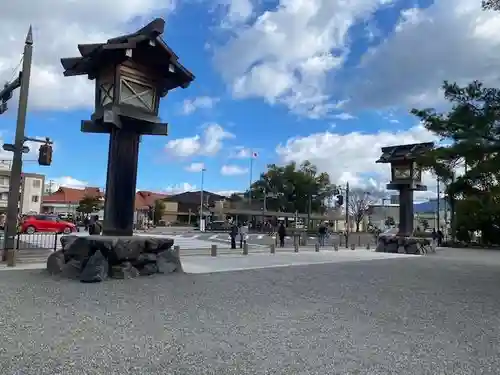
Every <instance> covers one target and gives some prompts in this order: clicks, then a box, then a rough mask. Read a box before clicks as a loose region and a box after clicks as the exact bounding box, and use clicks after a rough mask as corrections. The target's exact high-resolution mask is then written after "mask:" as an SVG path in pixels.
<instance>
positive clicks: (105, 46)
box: [61, 18, 195, 95]
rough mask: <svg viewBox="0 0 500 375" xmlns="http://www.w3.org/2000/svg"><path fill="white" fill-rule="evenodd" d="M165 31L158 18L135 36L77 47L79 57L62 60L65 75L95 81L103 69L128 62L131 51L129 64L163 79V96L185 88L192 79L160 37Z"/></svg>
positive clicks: (162, 21)
mask: <svg viewBox="0 0 500 375" xmlns="http://www.w3.org/2000/svg"><path fill="white" fill-rule="evenodd" d="M164 30H165V21H164V20H163V19H161V18H157V19H155V20H153V21H152V22H151V23H149V24H148V25H146V26H144V27H143V28H141V29H140V30H138V31H136V32H135V33H132V34H128V35H122V36H118V37H116V38H111V39H108V41H107V42H106V43H94V44H79V45H78V50H79V52H80V55H81V57H69V58H63V59H61V64H62V66H63V68H64V75H65V76H66V77H68V76H77V75H88V77H89V79H95V78H96V77H97V76H98V75H99V72H100V71H101V70H103V69H104V68H106V67H109V66H110V65H115V64H120V63H122V62H124V61H125V60H127V59H128V58H129V55H128V54H127V53H126V51H127V50H132V60H134V61H135V62H138V63H140V64H142V65H144V66H145V67H146V68H147V69H148V70H151V71H153V72H154V75H155V76H156V77H158V76H159V77H161V78H162V79H163V86H164V87H163V89H164V90H163V95H165V94H166V93H167V91H168V90H172V89H174V88H176V87H182V88H187V87H188V86H189V84H190V83H191V82H192V81H193V80H194V78H195V77H194V75H193V73H191V72H190V71H189V70H188V69H186V68H185V67H184V66H182V65H181V64H180V63H179V60H178V59H179V58H178V56H177V55H176V54H175V53H174V51H172V49H171V48H170V47H169V46H168V45H167V43H165V41H164V40H163V38H162V37H161V35H162V34H163V32H164Z"/></svg>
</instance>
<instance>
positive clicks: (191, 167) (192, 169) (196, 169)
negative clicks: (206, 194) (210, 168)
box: [186, 163, 205, 172]
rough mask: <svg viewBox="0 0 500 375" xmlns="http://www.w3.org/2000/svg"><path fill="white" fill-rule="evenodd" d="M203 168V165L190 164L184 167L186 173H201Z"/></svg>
mask: <svg viewBox="0 0 500 375" xmlns="http://www.w3.org/2000/svg"><path fill="white" fill-rule="evenodd" d="M204 168H205V164H203V163H191V164H189V165H188V166H187V167H186V171H188V172H201V171H202V169H204Z"/></svg>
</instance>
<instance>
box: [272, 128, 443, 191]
mask: <svg viewBox="0 0 500 375" xmlns="http://www.w3.org/2000/svg"><path fill="white" fill-rule="evenodd" d="M437 140H438V139H437V138H436V137H435V136H433V135H432V134H431V133H429V132H428V131H427V130H425V129H424V128H423V127H422V126H420V125H419V126H415V127H413V128H411V129H409V130H406V131H399V132H395V133H389V132H385V131H380V132H378V133H375V134H363V133H359V132H353V133H348V134H339V133H335V132H330V131H327V132H323V133H315V134H311V135H309V136H307V137H295V138H291V139H289V140H288V141H287V142H286V143H285V144H280V145H279V146H278V147H277V148H276V152H277V154H278V155H279V157H280V158H281V160H282V161H283V162H285V163H289V162H291V161H295V162H297V163H301V162H303V161H305V160H309V161H310V162H312V163H313V164H315V165H316V166H317V167H318V169H319V170H320V171H322V172H327V173H329V175H330V178H331V181H332V183H336V184H343V185H344V184H345V183H346V182H349V184H350V185H351V187H353V188H362V189H365V190H367V191H378V192H383V191H385V185H386V183H387V182H388V181H389V180H390V167H389V165H387V164H376V163H375V161H376V160H377V159H378V158H379V157H380V153H381V151H380V149H381V147H384V146H391V145H398V144H408V143H419V142H427V141H437ZM430 178H431V176H430V174H428V173H425V174H424V182H426V183H429V190H431V191H430V192H429V193H426V194H425V193H424V194H417V196H419V197H422V196H431V195H432V194H435V193H433V192H432V191H435V185H436V184H435V182H431V181H432V180H430Z"/></svg>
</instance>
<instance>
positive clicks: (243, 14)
mask: <svg viewBox="0 0 500 375" xmlns="http://www.w3.org/2000/svg"><path fill="white" fill-rule="evenodd" d="M220 3H221V4H222V5H224V6H225V7H226V17H225V19H224V21H223V23H222V26H223V27H231V26H234V25H237V24H240V23H243V22H245V21H247V20H248V19H249V18H250V17H251V16H252V14H253V4H252V2H251V1H250V0H221V1H220Z"/></svg>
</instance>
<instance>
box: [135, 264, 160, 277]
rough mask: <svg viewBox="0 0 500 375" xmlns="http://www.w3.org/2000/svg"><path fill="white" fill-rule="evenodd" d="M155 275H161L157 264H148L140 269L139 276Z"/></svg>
mask: <svg viewBox="0 0 500 375" xmlns="http://www.w3.org/2000/svg"><path fill="white" fill-rule="evenodd" d="M155 273H159V272H158V266H157V265H156V263H146V264H145V265H143V266H142V267H141V268H139V274H140V275H141V276H149V275H154V274H155Z"/></svg>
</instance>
